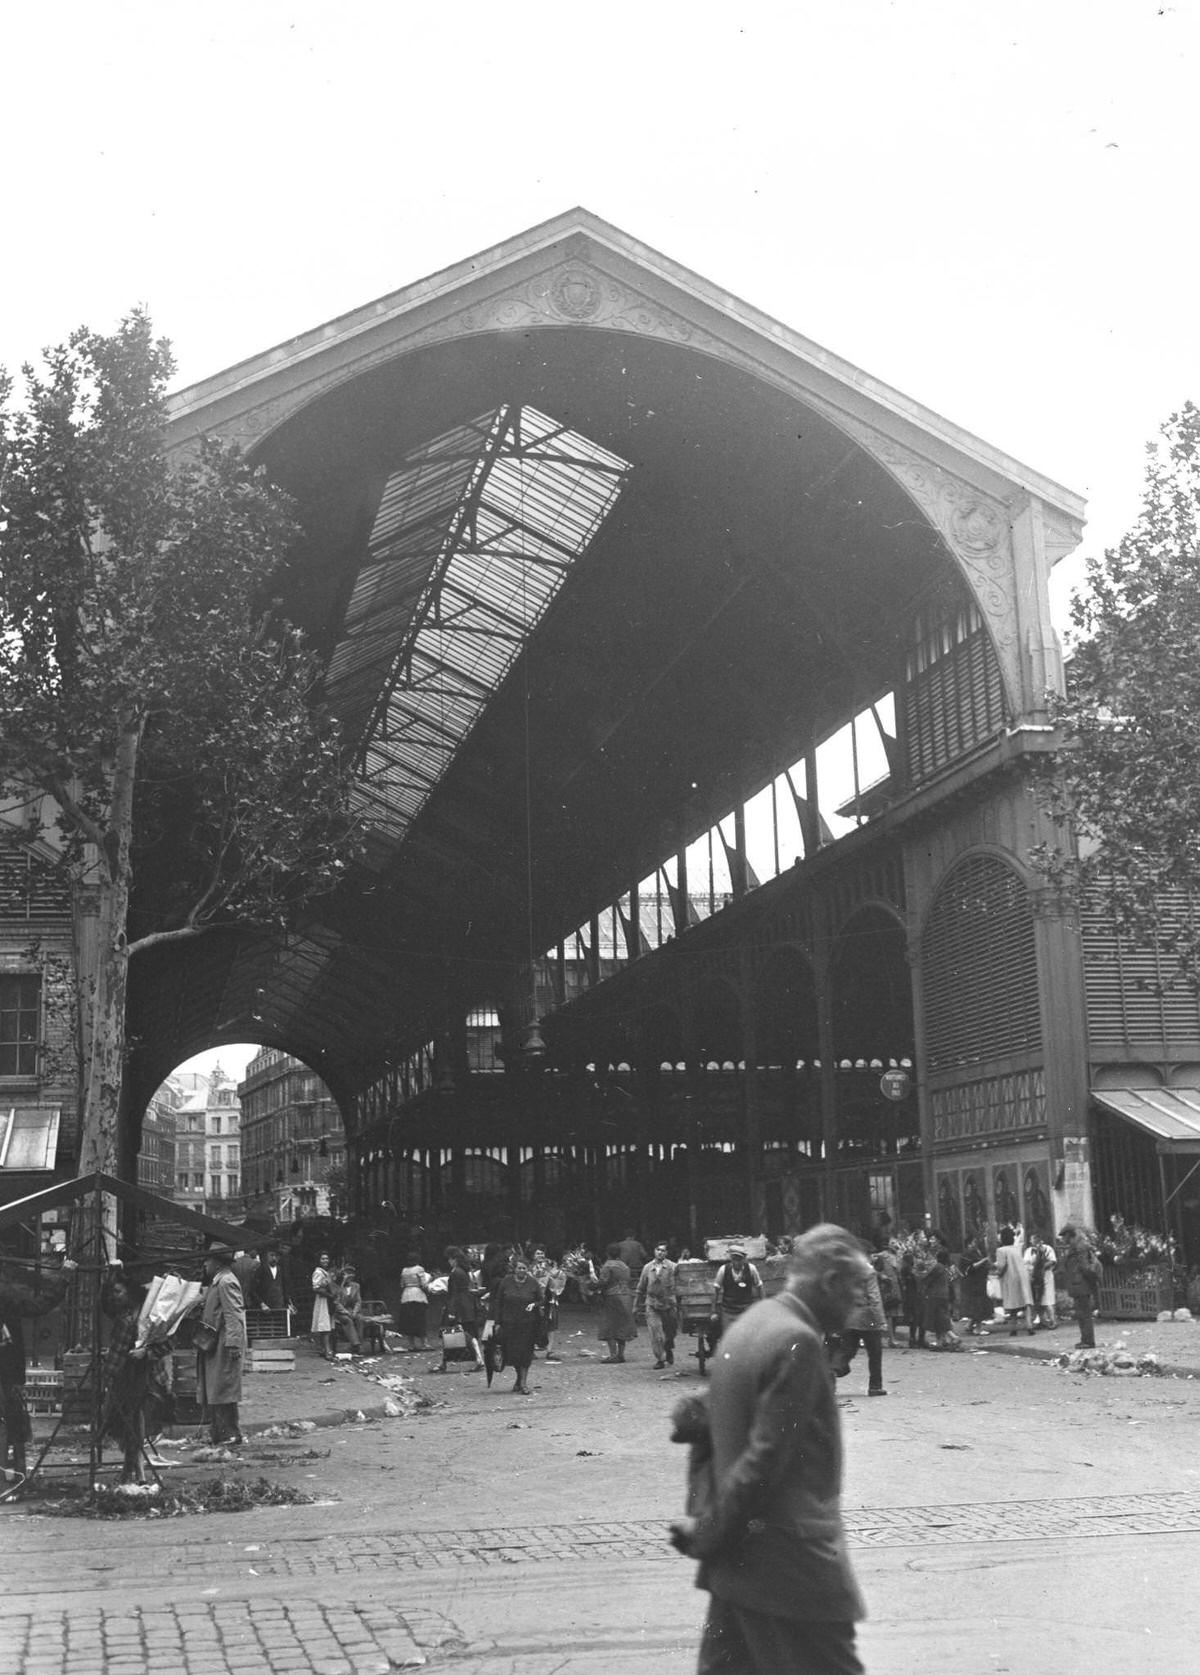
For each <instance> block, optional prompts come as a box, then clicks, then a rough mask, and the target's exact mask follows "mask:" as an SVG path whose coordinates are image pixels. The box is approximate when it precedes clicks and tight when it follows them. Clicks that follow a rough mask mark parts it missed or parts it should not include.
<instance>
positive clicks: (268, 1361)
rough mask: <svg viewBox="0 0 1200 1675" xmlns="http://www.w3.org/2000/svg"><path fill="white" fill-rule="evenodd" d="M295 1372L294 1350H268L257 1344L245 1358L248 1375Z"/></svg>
mask: <svg viewBox="0 0 1200 1675" xmlns="http://www.w3.org/2000/svg"><path fill="white" fill-rule="evenodd" d="M295 1370H296V1351H295V1350H294V1349H269V1348H266V1347H265V1346H264V1345H262V1344H259V1345H257V1346H256V1347H255V1348H254V1349H252V1350H251V1351H250V1353H249V1355H248V1356H247V1357H246V1371H247V1372H248V1373H294V1372H295Z"/></svg>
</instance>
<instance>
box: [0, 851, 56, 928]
mask: <svg viewBox="0 0 1200 1675" xmlns="http://www.w3.org/2000/svg"><path fill="white" fill-rule="evenodd" d="M69 908H70V894H69V891H68V889H67V885H66V883H65V881H64V879H63V878H62V876H61V875H60V874H59V873H58V872H57V871H56V870H55V868H54V867H53V866H51V865H49V864H48V863H47V862H45V861H43V860H41V859H40V858H39V857H38V856H36V855H31V854H30V853H29V851H28V850H22V849H6V848H5V847H3V846H0V919H8V920H20V921H22V922H28V921H29V920H33V919H64V918H66V916H67V913H68V911H69Z"/></svg>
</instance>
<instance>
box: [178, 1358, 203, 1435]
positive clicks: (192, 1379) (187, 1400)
mask: <svg viewBox="0 0 1200 1675" xmlns="http://www.w3.org/2000/svg"><path fill="white" fill-rule="evenodd" d="M171 1362H172V1379H173V1381H174V1383H173V1388H174V1391H175V1418H176V1420H177V1421H178V1423H179V1424H181V1425H188V1424H192V1423H194V1422H195V1421H196V1420H197V1419H199V1417H200V1404H199V1402H198V1401H197V1400H196V1351H195V1350H194V1349H177V1350H175V1351H174V1352H173V1353H172V1355H171Z"/></svg>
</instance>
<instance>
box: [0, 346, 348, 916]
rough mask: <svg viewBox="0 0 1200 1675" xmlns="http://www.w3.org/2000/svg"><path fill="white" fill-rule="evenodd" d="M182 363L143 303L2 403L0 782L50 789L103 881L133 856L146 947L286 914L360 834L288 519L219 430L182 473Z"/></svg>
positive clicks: (28, 834)
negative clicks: (290, 556)
mask: <svg viewBox="0 0 1200 1675" xmlns="http://www.w3.org/2000/svg"><path fill="white" fill-rule="evenodd" d="M171 370H172V363H171V358H170V353H169V350H168V347H167V345H166V344H165V343H164V342H162V341H155V339H154V338H153V335H152V331H151V326H150V322H149V320H148V319H147V318H146V316H145V315H144V314H141V313H135V314H133V315H131V316H130V317H129V319H127V320H126V321H125V322H124V323H123V324H122V326H121V327H120V329H119V330H118V331H117V333H116V334H115V335H114V336H112V337H103V336H98V335H96V334H95V333H92V332H89V331H85V330H81V331H79V332H76V333H75V334H74V335H73V336H72V337H71V339H70V341H69V343H68V344H67V345H65V346H64V347H62V348H59V349H56V350H53V351H50V352H49V353H48V354H47V357H46V366H45V370H44V371H43V372H41V373H35V372H34V370H33V369H32V368H30V367H26V368H25V381H26V394H25V400H24V401H23V403H22V404H21V405H20V406H19V407H17V408H15V409H14V408H13V407H12V405H11V402H8V403H6V404H5V406H4V407H3V408H2V409H0V444H2V448H3V467H2V469H3V479H2V488H0V712H3V714H4V715H5V718H6V721H5V728H4V733H3V738H2V740H0V778H2V779H3V780H4V781H5V782H6V783H7V784H9V785H15V786H19V787H23V788H24V789H25V790H26V792H27V793H28V794H31V795H32V796H33V797H34V798H35V799H36V798H37V796H38V794H39V793H45V794H47V795H48V796H49V797H51V798H53V799H54V807H53V808H52V809H50V810H49V813H48V818H53V819H55V820H56V821H57V823H58V826H59V829H60V836H61V840H62V854H63V856H64V859H65V860H66V862H67V863H68V864H73V865H75V866H76V867H78V865H79V864H80V862H81V861H82V859H83V856H84V853H85V845H87V844H89V843H90V844H94V845H95V846H96V850H97V852H98V855H99V860H100V866H101V868H102V870H103V871H104V872H105V873H107V875H108V877H109V879H110V880H115V879H116V877H117V875H118V874H119V873H120V872H122V870H125V871H126V872H127V874H128V876H130V877H131V876H132V873H133V870H134V865H135V862H136V868H137V871H138V872H139V874H140V875H142V876H144V881H145V886H146V888H145V889H143V890H142V891H141V892H140V893H139V896H138V899H137V902H136V906H135V916H136V921H137V923H136V932H137V937H139V938H141V939H142V940H143V941H144V940H161V938H162V935H163V934H164V933H174V934H189V933H195V932H197V931H199V930H202V929H204V928H206V927H208V926H211V925H214V924H218V923H228V922H232V921H246V920H250V921H253V922H255V923H260V924H281V923H284V922H286V920H287V919H288V918H289V916H291V915H292V914H294V913H295V911H296V909H297V907H298V906H299V905H301V904H302V902H303V901H304V900H307V899H308V898H310V897H311V896H313V895H316V894H320V893H322V892H323V891H325V890H328V889H329V888H331V887H332V886H333V885H334V884H335V883H336V881H337V878H338V877H339V875H340V873H341V871H342V868H343V865H344V861H345V856H346V853H347V851H348V849H350V848H351V847H352V841H351V830H352V828H351V823H350V820H349V817H348V812H347V811H348V800H347V781H346V776H345V773H344V771H343V767H342V763H341V760H340V756H339V751H338V741H337V737H336V733H335V731H334V729H333V728H332V726H331V725H330V723H329V721H328V719H327V718H325V717H323V716H322V715H321V713H320V710H319V708H318V707H317V706H316V704H315V703H314V692H315V686H316V669H315V667H314V665H313V664H312V662H311V660H310V658H309V657H308V654H307V653H306V651H305V649H304V646H303V644H302V643H301V640H300V637H299V635H298V634H297V633H296V632H295V631H294V630H293V629H292V628H290V627H289V626H288V624H286V623H285V622H284V621H283V620H282V619H281V617H280V615H279V611H278V606H277V602H275V601H273V600H272V597H271V581H272V577H273V575H274V573H275V572H276V571H277V570H278V568H279V567H280V565H281V564H282V562H283V559H284V556H285V554H286V551H287V548H288V545H289V543H290V542H291V540H292V538H293V536H294V533H295V530H294V525H293V522H292V518H291V513H290V508H289V506H288V504H287V502H286V500H285V498H284V497H283V495H282V494H280V493H279V492H278V491H277V490H276V489H274V488H273V487H272V486H271V485H270V484H269V483H267V482H266V481H265V479H263V478H262V477H261V476H259V475H256V474H255V473H253V472H251V471H250V470H249V469H248V468H247V466H246V464H245V462H244V460H243V459H242V458H241V457H240V455H239V454H238V452H237V451H236V450H235V449H229V448H225V447H223V446H221V445H219V444H218V443H216V442H213V441H208V442H206V443H204V444H203V445H202V446H201V448H200V450H199V452H198V454H197V455H196V456H195V457H193V458H191V459H189V460H188V461H186V462H185V463H183V464H182V465H179V466H177V467H175V468H172V466H171V465H170V464H169V463H168V461H167V458H166V455H165V452H164V436H165V407H164V392H165V386H166V380H167V378H168V377H169V375H170V373H171ZM123 748H124V752H125V757H126V758H128V757H129V756H130V755H131V753H132V755H133V756H134V757H135V758H136V766H135V791H136V809H137V818H136V821H132V820H130V823H129V828H128V831H127V832H126V833H122V832H121V831H120V830H119V829H118V828H119V827H120V824H121V822H122V820H124V819H125V818H126V815H127V812H130V811H131V810H132V807H133V806H134V804H133V803H132V802H131V803H130V804H129V810H128V811H127V810H126V808H125V806H124V805H122V804H121V803H120V801H119V799H118V798H116V797H115V796H114V774H115V773H116V772H117V771H118V765H119V764H120V762H121V761H122V750H123ZM42 806H45V805H42ZM37 835H39V823H38V821H37V820H35V821H34V822H33V823H31V824H27V825H26V826H25V827H24V829H23V831H22V832H21V833H20V836H21V838H22V840H23V841H25V842H30V841H32V840H33V839H34V838H35V837H36V836H37ZM123 836H124V837H126V838H127V839H128V844H129V849H128V854H127V855H123V854H122V847H121V845H122V838H123ZM134 945H135V946H136V945H137V943H136V941H135V944H134Z"/></svg>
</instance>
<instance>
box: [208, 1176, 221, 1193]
mask: <svg viewBox="0 0 1200 1675" xmlns="http://www.w3.org/2000/svg"><path fill="white" fill-rule="evenodd" d="M208 1195H209V1197H210V1198H219V1197H220V1196H221V1177H220V1175H210V1176H209V1177H208Z"/></svg>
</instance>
